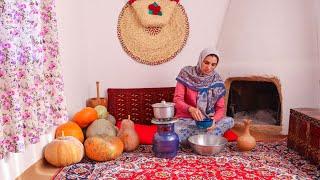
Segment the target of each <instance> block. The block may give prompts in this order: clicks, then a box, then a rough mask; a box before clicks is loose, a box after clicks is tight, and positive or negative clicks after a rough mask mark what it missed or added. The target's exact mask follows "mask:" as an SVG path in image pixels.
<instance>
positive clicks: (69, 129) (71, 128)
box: [55, 121, 84, 143]
mask: <svg viewBox="0 0 320 180" xmlns="http://www.w3.org/2000/svg"><path fill="white" fill-rule="evenodd" d="M62 132H64V135H65V136H73V137H75V138H77V139H78V140H79V141H80V142H81V143H83V141H84V135H83V132H82V129H81V128H80V126H79V125H78V124H77V123H75V122H72V121H68V122H66V123H64V124H61V125H60V126H58V127H57V129H56V135H55V137H56V138H58V137H61V136H62Z"/></svg>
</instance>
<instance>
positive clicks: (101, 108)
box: [94, 105, 109, 119]
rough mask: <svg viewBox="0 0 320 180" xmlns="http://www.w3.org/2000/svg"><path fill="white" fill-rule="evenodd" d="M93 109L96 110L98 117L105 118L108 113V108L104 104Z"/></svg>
mask: <svg viewBox="0 0 320 180" xmlns="http://www.w3.org/2000/svg"><path fill="white" fill-rule="evenodd" d="M94 109H95V110H96V111H97V113H98V118H99V119H106V118H107V117H108V115H109V113H108V110H107V108H106V107H105V106H102V105H98V106H96V107H94Z"/></svg>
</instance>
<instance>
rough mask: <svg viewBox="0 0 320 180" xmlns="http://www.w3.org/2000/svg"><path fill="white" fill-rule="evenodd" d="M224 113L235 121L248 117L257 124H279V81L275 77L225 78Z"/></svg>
mask: <svg viewBox="0 0 320 180" xmlns="http://www.w3.org/2000/svg"><path fill="white" fill-rule="evenodd" d="M225 84H226V88H227V96H226V97H227V98H226V102H227V108H226V115H227V116H230V117H233V118H234V119H235V122H237V121H241V120H242V119H245V118H248V119H251V120H252V121H253V124H257V125H271V126H280V125H281V119H282V108H281V107H282V105H281V99H282V98H281V94H280V82H279V80H278V79H277V78H275V77H271V78H270V77H260V76H259V77H258V76H252V77H233V78H228V79H227V80H226V83H225Z"/></svg>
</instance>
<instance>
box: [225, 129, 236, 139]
mask: <svg viewBox="0 0 320 180" xmlns="http://www.w3.org/2000/svg"><path fill="white" fill-rule="evenodd" d="M223 137H225V138H226V139H227V140H228V141H229V142H231V141H236V140H237V139H238V136H237V135H236V134H235V133H234V132H233V131H232V130H227V131H226V132H225V133H224V134H223Z"/></svg>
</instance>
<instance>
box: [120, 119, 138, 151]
mask: <svg viewBox="0 0 320 180" xmlns="http://www.w3.org/2000/svg"><path fill="white" fill-rule="evenodd" d="M118 137H119V138H120V139H121V140H122V142H123V144H124V151H127V152H128V151H133V150H135V149H136V148H137V147H138V146H139V137H138V134H137V132H136V130H135V129H134V123H133V121H131V120H130V115H129V116H128V119H123V120H122V122H121V127H120V129H119V133H118Z"/></svg>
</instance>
